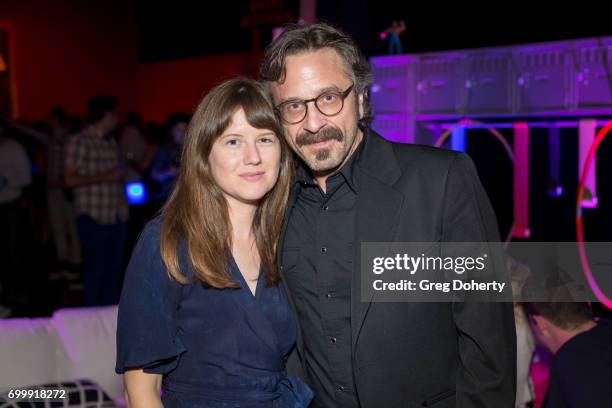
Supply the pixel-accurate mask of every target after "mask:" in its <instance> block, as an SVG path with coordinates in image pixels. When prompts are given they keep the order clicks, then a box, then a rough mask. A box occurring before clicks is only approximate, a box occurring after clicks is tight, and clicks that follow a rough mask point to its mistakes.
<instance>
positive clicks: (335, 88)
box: [276, 85, 343, 106]
mask: <svg viewBox="0 0 612 408" xmlns="http://www.w3.org/2000/svg"><path fill="white" fill-rule="evenodd" d="M342 91H343V89H340V88H339V87H338V86H336V85H331V86H326V87H325V88H321V89H319V90H318V91H317V94H316V96H314V97H313V98H318V97H319V96H321V95H322V94H324V93H327V92H342ZM307 99H311V98H298V97H297V96H292V97H288V98H283V99H281V100H280V102H279V103H278V104H277V105H276V106H279V105H282V104H283V103H286V102H299V101H303V100H307Z"/></svg>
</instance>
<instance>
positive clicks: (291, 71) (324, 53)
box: [271, 49, 352, 102]
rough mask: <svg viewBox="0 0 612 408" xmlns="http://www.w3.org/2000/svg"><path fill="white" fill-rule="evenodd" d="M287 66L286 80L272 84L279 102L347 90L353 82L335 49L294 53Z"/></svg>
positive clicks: (274, 95)
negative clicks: (331, 91)
mask: <svg viewBox="0 0 612 408" xmlns="http://www.w3.org/2000/svg"><path fill="white" fill-rule="evenodd" d="M284 68H285V72H284V75H283V78H282V81H279V82H272V83H271V90H272V96H273V97H274V100H275V102H278V101H279V100H281V99H282V100H287V99H293V98H302V99H303V98H312V97H316V96H317V95H319V94H320V93H322V92H326V91H330V90H336V91H343V90H344V89H345V88H346V87H347V86H350V84H351V82H352V81H351V79H350V77H349V76H348V74H347V73H346V70H345V69H344V67H343V63H342V60H341V59H340V57H339V55H338V54H337V53H336V51H334V50H327V49H326V50H318V51H311V52H306V53H300V54H296V55H290V56H288V57H287V59H286V60H285V67H284Z"/></svg>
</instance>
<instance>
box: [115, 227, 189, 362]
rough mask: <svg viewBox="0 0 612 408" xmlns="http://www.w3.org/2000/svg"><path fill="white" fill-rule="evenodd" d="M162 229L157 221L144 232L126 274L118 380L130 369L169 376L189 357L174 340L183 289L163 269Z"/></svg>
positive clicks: (120, 306) (121, 301) (119, 339)
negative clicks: (179, 362) (161, 250)
mask: <svg viewBox="0 0 612 408" xmlns="http://www.w3.org/2000/svg"><path fill="white" fill-rule="evenodd" d="M159 229H160V221H159V220H154V221H152V222H150V223H149V224H148V225H147V226H146V227H145V229H144V230H143V232H142V234H141V236H140V238H139V239H138V243H137V244H136V247H135V248H134V251H133V253H132V257H131V259H130V262H129V264H128V268H127V271H126V274H125V281H124V283H123V290H122V293H121V300H120V301H119V316H118V321H117V362H116V366H115V371H116V372H117V373H118V374H121V373H123V372H125V370H126V369H128V368H131V367H142V368H143V369H144V371H145V372H147V373H155V374H164V373H167V372H169V371H171V370H173V369H174V368H175V367H176V366H177V364H178V361H179V359H180V356H181V354H182V353H184V352H185V351H186V348H185V347H184V346H183V344H182V343H181V341H180V339H178V338H177V336H176V333H177V324H176V312H177V309H178V306H179V302H180V294H181V284H179V283H178V282H176V281H174V280H172V279H171V278H170V277H169V276H168V273H167V271H166V268H165V266H164V264H163V261H162V258H161V254H160V249H159V236H160V234H159Z"/></svg>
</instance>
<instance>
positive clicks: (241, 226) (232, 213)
mask: <svg viewBox="0 0 612 408" xmlns="http://www.w3.org/2000/svg"><path fill="white" fill-rule="evenodd" d="M228 211H229V219H230V224H231V226H232V240H233V241H234V242H248V241H251V240H252V238H253V218H254V217H255V212H256V211H257V205H256V204H248V203H243V202H240V201H238V200H235V199H233V198H230V199H228Z"/></svg>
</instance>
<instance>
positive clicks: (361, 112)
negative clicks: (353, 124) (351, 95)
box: [357, 89, 366, 119]
mask: <svg viewBox="0 0 612 408" xmlns="http://www.w3.org/2000/svg"><path fill="white" fill-rule="evenodd" d="M365 93H366V90H365V89H364V90H363V91H361V92H360V93H359V94H358V96H357V105H358V107H359V119H363V115H364V114H365V105H364V102H365V98H366V96H365Z"/></svg>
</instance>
